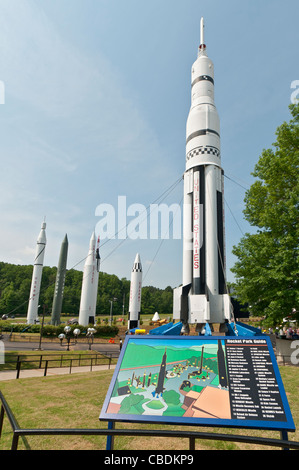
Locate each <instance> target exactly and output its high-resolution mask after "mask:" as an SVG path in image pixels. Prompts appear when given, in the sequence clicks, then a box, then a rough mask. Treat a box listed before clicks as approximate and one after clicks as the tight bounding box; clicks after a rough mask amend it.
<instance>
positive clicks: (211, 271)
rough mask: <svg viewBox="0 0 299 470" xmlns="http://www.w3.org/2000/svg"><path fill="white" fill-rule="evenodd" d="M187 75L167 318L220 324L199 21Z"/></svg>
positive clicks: (219, 225) (218, 189)
mask: <svg viewBox="0 0 299 470" xmlns="http://www.w3.org/2000/svg"><path fill="white" fill-rule="evenodd" d="M200 26H201V28H200V29H201V39H200V46H199V50H198V57H197V60H196V61H195V62H194V64H193V66H192V73H191V108H190V112H189V116H188V119H187V125H186V171H185V173H184V209H183V283H182V286H180V287H177V288H176V289H174V307H173V318H174V320H176V319H177V320H180V321H181V322H182V323H183V328H182V332H188V331H189V327H188V324H197V329H198V330H199V331H200V329H201V327H202V325H204V324H206V323H207V322H208V323H220V324H222V325H224V324H225V322H226V321H230V318H231V304H230V298H229V295H228V293H227V292H226V283H225V240H224V207H223V176H224V173H223V170H222V168H221V161H220V123H219V117H218V113H217V109H216V106H215V102H214V66H213V62H212V61H211V59H209V57H208V56H207V52H206V46H205V43H204V23H203V18H201V25H200Z"/></svg>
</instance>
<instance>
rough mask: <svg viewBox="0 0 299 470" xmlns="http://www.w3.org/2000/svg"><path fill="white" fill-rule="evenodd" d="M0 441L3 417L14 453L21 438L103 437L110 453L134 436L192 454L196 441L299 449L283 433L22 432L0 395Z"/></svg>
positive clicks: (141, 430)
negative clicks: (171, 443)
mask: <svg viewBox="0 0 299 470" xmlns="http://www.w3.org/2000/svg"><path fill="white" fill-rule="evenodd" d="M0 400H1V411H0V438H1V435H2V429H3V421H4V416H5V415H6V416H7V418H8V421H9V423H10V426H11V429H12V433H13V436H12V442H11V450H17V449H18V445H19V439H20V438H23V439H25V436H58V435H60V436H107V437H108V438H109V439H110V447H109V448H110V449H111V450H112V449H113V440H114V438H115V436H137V437H145V436H146V437H161V438H175V437H176V438H183V439H188V441H189V450H190V451H193V450H195V441H196V439H201V440H214V441H215V440H216V441H226V442H240V443H247V444H252V445H262V446H271V447H280V448H282V449H299V442H294V441H290V440H288V437H287V433H286V432H285V431H282V433H281V437H282V438H281V439H269V438H266V437H254V436H242V435H234V434H217V433H207V432H195V431H175V430H156V429H155V430H149V429H115V427H114V426H112V429H77V428H76V429H46V428H44V429H32V428H30V429H25V428H21V427H20V426H19V424H18V422H17V420H16V418H15V416H14V414H13V412H12V410H11V409H10V407H9V405H8V403H7V401H6V399H5V398H4V396H3V394H2V392H0Z"/></svg>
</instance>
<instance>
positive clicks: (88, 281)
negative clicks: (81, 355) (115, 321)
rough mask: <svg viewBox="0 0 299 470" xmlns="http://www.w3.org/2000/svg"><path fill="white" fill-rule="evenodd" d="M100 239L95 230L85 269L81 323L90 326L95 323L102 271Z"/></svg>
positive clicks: (81, 301) (80, 311) (80, 312)
mask: <svg viewBox="0 0 299 470" xmlns="http://www.w3.org/2000/svg"><path fill="white" fill-rule="evenodd" d="M99 244H100V240H99V238H98V240H97V246H96V236H95V233H94V232H93V233H92V235H91V238H90V242H89V251H88V255H87V258H86V261H85V265H84V270H83V280H82V290H81V300H80V310H79V325H82V326H88V325H89V324H92V325H93V324H94V323H95V314H96V306H97V295H98V283H99V271H100V255H99Z"/></svg>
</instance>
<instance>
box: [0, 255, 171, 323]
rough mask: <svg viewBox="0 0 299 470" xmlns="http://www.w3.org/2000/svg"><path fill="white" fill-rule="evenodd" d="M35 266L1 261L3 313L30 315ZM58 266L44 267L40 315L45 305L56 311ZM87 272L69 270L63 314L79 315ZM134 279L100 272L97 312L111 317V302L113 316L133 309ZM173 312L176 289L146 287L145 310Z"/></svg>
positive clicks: (144, 311)
mask: <svg viewBox="0 0 299 470" xmlns="http://www.w3.org/2000/svg"><path fill="white" fill-rule="evenodd" d="M32 272H33V266H32V265H25V266H22V265H14V264H10V263H4V262H0V316H2V315H4V314H5V315H9V316H11V315H18V316H19V315H24V316H27V309H28V302H29V295H30V286H31V278H32ZM56 273H57V268H56V267H48V266H44V268H43V274H42V282H41V290H40V297H39V303H40V305H41V307H40V311H39V314H40V315H41V314H42V310H41V309H42V308H43V306H44V305H45V313H46V314H50V313H51V311H52V303H53V295H54V287H55V281H56ZM82 278H83V272H82V271H77V270H75V269H70V270H67V271H66V276H65V288H64V297H63V304H62V314H66V315H68V314H69V315H71V316H78V315H79V307H80V298H81V288H82ZM129 294H130V281H129V280H127V279H126V278H122V279H119V278H118V277H117V276H116V275H113V274H107V273H104V272H100V273H99V285H98V298H97V308H96V315H106V316H109V314H110V308H111V302H113V304H112V305H113V309H112V311H113V315H119V316H122V315H123V314H125V315H126V314H127V313H128V309H129ZM155 311H158V312H159V313H169V314H170V313H171V312H172V288H171V287H170V286H168V287H166V289H159V288H157V287H153V286H147V287H146V286H145V287H143V288H142V296H141V313H142V314H152V315H154V313H155Z"/></svg>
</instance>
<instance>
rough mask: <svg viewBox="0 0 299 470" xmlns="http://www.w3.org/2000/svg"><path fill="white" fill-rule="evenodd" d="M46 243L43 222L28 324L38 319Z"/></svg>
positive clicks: (34, 271) (37, 251)
mask: <svg viewBox="0 0 299 470" xmlns="http://www.w3.org/2000/svg"><path fill="white" fill-rule="evenodd" d="M46 243H47V239H46V223H45V222H43V223H42V226H41V231H40V233H39V236H38V239H37V242H36V251H35V260H34V266H33V273H32V281H31V289H30V297H29V305H28V311H27V323H28V325H31V324H34V323H36V321H37V320H38V302H39V293H40V286H41V280H42V273H43V264H44V256H45V249H46Z"/></svg>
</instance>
